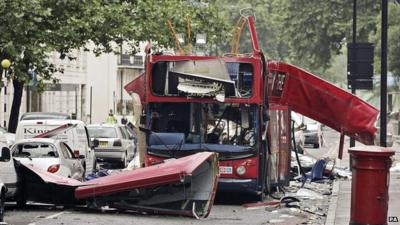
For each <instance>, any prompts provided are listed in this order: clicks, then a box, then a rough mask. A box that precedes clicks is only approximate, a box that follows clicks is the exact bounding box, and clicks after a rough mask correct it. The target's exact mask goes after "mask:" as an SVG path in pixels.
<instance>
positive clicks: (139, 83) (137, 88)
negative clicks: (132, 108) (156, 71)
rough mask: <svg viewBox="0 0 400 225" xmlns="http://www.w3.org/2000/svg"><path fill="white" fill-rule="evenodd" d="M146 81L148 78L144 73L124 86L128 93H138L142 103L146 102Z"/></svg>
mask: <svg viewBox="0 0 400 225" xmlns="http://www.w3.org/2000/svg"><path fill="white" fill-rule="evenodd" d="M145 79H146V76H145V74H144V73H142V74H140V75H139V76H138V77H136V78H135V79H133V80H132V81H131V82H129V83H128V84H127V85H125V86H124V89H125V91H127V92H128V93H132V92H135V93H137V94H138V95H139V97H140V101H141V102H144V96H145V94H146V89H145Z"/></svg>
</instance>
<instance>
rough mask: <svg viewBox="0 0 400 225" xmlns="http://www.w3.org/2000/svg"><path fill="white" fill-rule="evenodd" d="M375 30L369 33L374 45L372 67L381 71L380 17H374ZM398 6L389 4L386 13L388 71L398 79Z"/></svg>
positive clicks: (399, 22) (399, 31)
mask: <svg viewBox="0 0 400 225" xmlns="http://www.w3.org/2000/svg"><path fill="white" fill-rule="evenodd" d="M374 21H375V23H376V24H377V29H376V30H374V31H372V32H371V33H370V41H371V42H373V43H374V44H375V59H374V62H375V64H374V67H375V70H376V71H377V73H380V69H381V15H376V17H375V20H374ZM399 24H400V5H398V4H394V3H389V13H388V70H389V71H391V72H392V73H393V75H395V76H398V77H400V42H399V37H400V27H399Z"/></svg>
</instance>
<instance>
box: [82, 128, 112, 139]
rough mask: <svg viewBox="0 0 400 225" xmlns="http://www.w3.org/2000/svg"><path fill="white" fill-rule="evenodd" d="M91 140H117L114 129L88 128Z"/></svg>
mask: <svg viewBox="0 0 400 225" xmlns="http://www.w3.org/2000/svg"><path fill="white" fill-rule="evenodd" d="M88 132H89V136H90V137H91V138H117V131H116V129H115V128H114V127H88Z"/></svg>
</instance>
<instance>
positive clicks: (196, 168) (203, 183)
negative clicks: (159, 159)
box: [19, 152, 218, 218]
mask: <svg viewBox="0 0 400 225" xmlns="http://www.w3.org/2000/svg"><path fill="white" fill-rule="evenodd" d="M19 173H20V176H21V179H22V181H23V182H24V185H25V190H29V191H26V192H25V193H24V195H25V197H26V198H27V200H32V201H36V202H43V203H51V204H58V205H71V204H72V205H83V204H86V203H87V202H89V203H90V204H89V206H90V207H95V208H102V207H104V206H106V208H108V207H110V208H116V209H120V210H129V211H135V212H140V213H150V214H168V215H179V216H189V217H195V218H199V217H207V216H208V214H209V213H210V210H211V207H212V205H213V202H214V197H215V193H216V187H217V177H218V169H217V154H216V153H211V152H202V153H197V154H194V155H190V156H187V157H183V158H180V159H176V160H170V161H167V162H165V163H161V164H158V165H155V166H150V167H146V168H140V169H136V170H132V171H121V172H118V173H115V174H112V175H108V176H104V177H99V178H96V179H92V180H90V181H86V182H80V181H77V180H73V179H70V178H65V177H60V176H57V175H54V174H50V173H47V172H45V171H42V170H40V169H38V168H36V167H33V166H31V165H29V164H22V166H21V167H20V168H19Z"/></svg>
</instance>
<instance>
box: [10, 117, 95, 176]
mask: <svg viewBox="0 0 400 225" xmlns="http://www.w3.org/2000/svg"><path fill="white" fill-rule="evenodd" d="M67 125H69V126H67ZM56 128H58V129H57V130H59V132H52V133H56V134H55V135H54V136H53V137H51V138H55V139H57V140H60V141H63V142H65V143H67V144H68V145H69V146H70V147H71V148H72V150H73V152H74V154H75V155H76V156H79V155H83V156H84V158H85V159H84V160H83V161H82V165H83V168H84V169H85V174H88V173H92V172H93V170H95V169H96V157H95V154H94V149H93V147H94V146H93V145H92V143H91V141H90V138H89V134H88V131H87V128H86V125H85V123H84V122H82V121H80V120H22V121H20V122H19V124H18V127H17V132H16V134H15V141H18V140H21V139H27V138H33V137H35V136H38V135H40V134H44V133H46V132H49V131H53V130H55V129H56ZM60 128H61V129H60Z"/></svg>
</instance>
